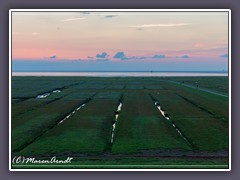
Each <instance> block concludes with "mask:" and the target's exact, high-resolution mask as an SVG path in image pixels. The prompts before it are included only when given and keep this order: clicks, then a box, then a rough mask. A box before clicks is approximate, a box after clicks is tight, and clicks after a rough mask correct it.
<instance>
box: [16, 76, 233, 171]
mask: <svg viewBox="0 0 240 180" xmlns="http://www.w3.org/2000/svg"><path fill="white" fill-rule="evenodd" d="M175 82H176V83H175ZM196 82H197V83H198V86H199V87H202V88H203V89H204V90H201V89H198V88H192V87H191V86H196ZM185 84H187V85H190V86H189V87H188V86H185ZM205 89H206V91H205ZM55 90H59V92H54V91H55ZM208 90H209V91H208ZM211 91H214V92H217V93H222V94H223V95H224V96H221V95H218V94H216V93H211ZM46 93H48V96H47V97H45V98H37V96H38V95H42V94H46ZM227 96H228V78H227V77H168V78H164V77H105V78H104V77H13V78H12V118H11V131H12V132H11V140H12V141H11V144H12V149H11V152H12V157H15V156H24V157H36V158H40V159H44V158H50V157H52V156H56V157H59V158H63V159H64V158H66V157H73V161H72V164H70V165H69V166H68V167H67V166H66V165H62V166H61V165H57V164H52V166H50V165H49V166H46V167H43V166H42V165H40V164H34V163H33V164H21V165H17V164H12V167H13V168H173V169H174V168H203V169H204V168H210V169H211V168H213V169H215V168H221V169H222V168H223V169H224V168H225V169H226V168H228V148H229V141H228V134H229V126H228V124H229V113H228V103H229V101H228V97H227ZM120 103H121V105H122V106H121V108H120V109H119V105H120ZM159 107H161V110H160V109H159ZM163 112H164V113H163ZM162 113H163V114H162ZM116 117H117V119H116Z"/></svg>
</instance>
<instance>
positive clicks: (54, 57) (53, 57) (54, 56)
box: [49, 55, 57, 59]
mask: <svg viewBox="0 0 240 180" xmlns="http://www.w3.org/2000/svg"><path fill="white" fill-rule="evenodd" d="M49 58H50V59H56V58H57V56H56V55H53V56H50V57H49Z"/></svg>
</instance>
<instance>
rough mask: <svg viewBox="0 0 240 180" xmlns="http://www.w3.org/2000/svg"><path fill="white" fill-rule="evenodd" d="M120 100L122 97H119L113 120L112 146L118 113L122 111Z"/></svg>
mask: <svg viewBox="0 0 240 180" xmlns="http://www.w3.org/2000/svg"><path fill="white" fill-rule="evenodd" d="M122 98H123V95H122V96H121V98H120V100H119V104H118V107H117V111H116V112H115V120H114V122H113V125H112V134H111V144H113V142H114V135H115V128H116V124H117V121H118V117H119V113H120V112H121V110H122Z"/></svg>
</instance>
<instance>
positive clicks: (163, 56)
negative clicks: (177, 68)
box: [152, 54, 166, 59]
mask: <svg viewBox="0 0 240 180" xmlns="http://www.w3.org/2000/svg"><path fill="white" fill-rule="evenodd" d="M152 58H155V59H161V58H166V56H165V55H164V54H156V55H154V56H153V57H152Z"/></svg>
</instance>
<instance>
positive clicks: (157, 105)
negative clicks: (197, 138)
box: [149, 95, 193, 147]
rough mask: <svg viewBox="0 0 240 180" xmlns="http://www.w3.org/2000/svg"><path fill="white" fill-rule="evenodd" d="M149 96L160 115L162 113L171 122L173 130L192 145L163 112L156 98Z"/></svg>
mask: <svg viewBox="0 0 240 180" xmlns="http://www.w3.org/2000/svg"><path fill="white" fill-rule="evenodd" d="M149 96H150V97H151V99H152V100H153V101H154V105H155V106H156V107H157V108H158V110H159V111H160V113H161V115H162V116H163V117H164V118H165V119H166V120H168V121H169V122H170V123H171V124H172V126H173V127H174V128H175V130H176V131H177V132H178V134H179V135H180V136H181V137H182V138H183V139H184V140H185V141H186V142H187V143H188V144H189V145H190V146H191V147H193V145H192V144H191V143H190V141H189V140H188V139H187V137H186V136H185V135H183V133H182V132H181V131H180V129H179V128H178V127H177V126H176V125H175V123H174V122H173V121H172V120H170V117H169V116H168V115H167V114H165V112H164V110H163V109H162V108H161V106H160V104H159V102H158V101H157V100H156V99H154V98H153V97H152V96H151V95H149Z"/></svg>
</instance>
